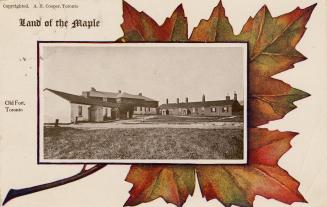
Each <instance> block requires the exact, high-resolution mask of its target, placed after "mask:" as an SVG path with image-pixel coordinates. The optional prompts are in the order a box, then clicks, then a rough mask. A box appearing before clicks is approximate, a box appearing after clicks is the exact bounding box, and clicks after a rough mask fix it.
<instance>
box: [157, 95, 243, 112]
mask: <svg viewBox="0 0 327 207" xmlns="http://www.w3.org/2000/svg"><path fill="white" fill-rule="evenodd" d="M242 110H243V106H242V105H241V104H240V103H239V102H238V100H237V94H236V93H235V94H234V99H233V100H231V99H230V96H226V99H225V100H216V101H206V100H205V95H203V96H202V101H199V102H189V101H188V98H186V99H185V102H184V103H180V101H179V99H178V98H177V101H176V103H168V99H167V100H166V104H162V105H160V107H159V113H160V114H161V115H180V116H188V115H193V116H232V115H236V114H240V113H241V112H242Z"/></svg>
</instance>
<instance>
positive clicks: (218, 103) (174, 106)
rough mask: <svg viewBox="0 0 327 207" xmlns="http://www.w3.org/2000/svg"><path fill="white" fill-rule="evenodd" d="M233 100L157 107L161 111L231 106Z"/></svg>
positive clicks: (169, 104)
mask: <svg viewBox="0 0 327 207" xmlns="http://www.w3.org/2000/svg"><path fill="white" fill-rule="evenodd" d="M235 102H237V101H235V100H218V101H205V102H202V101H199V102H188V103H179V104H178V103H168V104H162V105H160V106H159V107H160V108H163V109H169V108H192V107H203V106H204V107H210V106H232V105H233V104H234V103H235Z"/></svg>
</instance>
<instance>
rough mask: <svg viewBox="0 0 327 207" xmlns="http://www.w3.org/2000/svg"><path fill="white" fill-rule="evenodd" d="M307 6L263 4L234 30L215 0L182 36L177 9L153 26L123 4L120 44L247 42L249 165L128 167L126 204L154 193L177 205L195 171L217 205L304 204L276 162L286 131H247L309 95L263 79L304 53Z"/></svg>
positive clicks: (182, 18)
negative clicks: (274, 8)
mask: <svg viewBox="0 0 327 207" xmlns="http://www.w3.org/2000/svg"><path fill="white" fill-rule="evenodd" d="M314 7H315V5H312V6H310V7H307V8H305V9H300V8H296V9H295V10H293V11H292V12H290V13H287V14H284V15H281V16H278V17H272V16H271V14H270V12H269V10H268V8H267V7H266V6H263V7H262V8H261V9H260V10H259V12H258V13H257V14H256V15H255V17H254V18H249V19H248V21H247V22H246V24H245V25H244V27H243V29H242V31H241V32H240V34H238V35H235V34H234V32H233V28H232V26H231V24H230V22H229V20H228V18H227V17H226V15H225V9H224V7H223V5H222V3H221V2H219V4H218V6H217V7H215V8H214V10H213V12H212V14H211V16H210V18H209V19H208V20H201V21H200V23H199V25H198V26H197V27H196V28H194V29H193V32H192V35H191V37H190V38H189V39H188V38H187V19H186V17H185V16H184V11H183V8H182V6H181V5H180V6H178V8H177V9H176V10H175V11H174V13H173V15H172V16H171V17H170V18H168V19H166V21H165V23H164V24H163V25H161V26H160V25H158V24H157V23H156V22H155V21H154V20H153V19H152V18H151V17H149V16H148V15H147V14H145V13H144V12H138V11H136V10H135V9H134V8H133V7H131V6H130V5H129V4H127V3H126V2H124V7H123V9H124V10H123V13H124V15H123V17H124V22H123V24H122V29H123V31H124V36H123V37H122V38H120V40H121V41H167V42H176V41H185V40H187V39H188V41H189V42H193V41H196V42H224V41H228V42H231V41H244V42H248V43H249V82H248V85H249V105H248V107H249V109H248V110H249V123H248V126H249V127H252V128H250V129H249V163H248V164H247V165H194V166H183V165H159V166H157V165H154V166H151V165H149V166H141V165H133V166H132V167H131V170H130V172H129V174H128V176H127V179H126V180H127V181H128V182H131V183H133V188H132V190H131V191H130V198H129V199H128V201H127V202H126V205H137V204H139V203H142V202H149V201H152V200H154V199H156V198H159V197H162V198H163V199H164V200H165V201H166V202H170V203H174V204H175V205H177V206H181V205H183V204H184V202H185V201H186V198H187V197H188V195H192V194H193V191H194V172H196V173H197V176H198V179H199V183H200V188H201V192H202V195H203V196H204V197H206V198H207V199H208V200H210V199H214V198H216V199H218V200H219V201H220V202H222V203H223V204H224V205H225V206H231V205H239V206H246V207H247V206H252V205H253V201H254V198H255V196H256V195H261V196H264V197H266V198H274V199H276V200H279V201H281V202H284V203H287V204H291V203H293V202H305V199H304V198H303V196H302V195H301V194H300V193H299V192H298V190H297V189H298V186H299V183H298V182H297V181H296V180H294V179H293V178H292V177H291V176H289V175H288V173H287V172H286V171H285V170H283V169H282V168H280V167H279V166H278V165H277V162H278V160H279V159H280V157H281V156H282V155H283V154H284V153H285V152H286V151H287V150H289V149H290V144H289V143H290V140H291V139H292V138H293V137H294V136H295V135H296V133H293V132H279V131H268V130H267V129H259V128H255V127H257V126H259V125H262V124H266V123H268V122H269V121H272V120H277V119H281V118H283V117H284V116H285V115H286V114H287V113H289V112H290V111H291V110H293V109H294V108H296V106H295V105H294V102H295V101H297V100H300V99H302V98H305V97H307V96H309V94H307V93H305V92H303V91H301V90H298V89H295V88H292V87H291V86H290V85H289V84H286V83H284V82H283V81H280V80H277V79H274V78H272V77H271V76H273V75H275V74H277V73H280V72H283V71H285V70H288V69H291V68H293V67H294V64H295V63H297V62H300V61H303V60H305V59H306V58H305V57H304V56H303V55H302V54H301V53H300V52H298V51H297V50H296V49H295V46H296V45H297V43H298V42H299V41H300V39H301V37H302V36H303V34H304V32H305V29H306V28H305V25H306V23H307V22H308V20H309V18H310V16H311V13H312V11H313V9H314Z"/></svg>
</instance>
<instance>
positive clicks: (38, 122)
mask: <svg viewBox="0 0 327 207" xmlns="http://www.w3.org/2000/svg"><path fill="white" fill-rule="evenodd" d="M44 43H46V44H51V43H54V44H56V43H59V44H60V43H61V44H69V43H73V44H115V43H119V44H129V43H137V44H148V43H159V44H165V43H168V44H169V43H170V44H171V43H174V44H179V43H183V44H217V43H233V44H237V43H241V44H245V45H246V68H245V71H246V73H244V75H246V76H247V77H246V81H247V82H246V93H247V94H246V95H247V96H246V97H247V98H246V100H244V103H245V102H246V106H247V107H246V109H245V110H246V121H247V123H246V124H247V126H246V132H245V133H246V139H247V140H246V144H247V148H246V152H245V153H243V155H245V157H244V159H243V161H244V163H198V162H194V163H192V162H187V163H176V162H175V163H170V162H169V163H167V162H156V163H151V162H110V161H105V160H104V161H103V162H98V161H94V162H93V161H92V162H89V161H87V162H80V161H69V162H64V161H63V162H61V161H60V162H59V161H58V162H57V161H55V162H54V161H44V160H42V161H41V158H40V127H41V126H40V124H41V123H40V45H41V44H44ZM249 58H250V57H249V42H247V41H218V42H198V41H193V42H165V41H146V42H142V41H128V42H119V41H41V40H38V41H37V87H36V88H37V152H36V153H37V164H38V165H81V164H84V165H85V164H111V165H132V164H142V165H249V144H250V142H249V126H250V124H249V121H250V120H251V119H250V113H249V96H248V95H249V84H248V83H249V80H250V79H249V75H250V74H249V62H250V61H249ZM244 112H245V111H244ZM244 112H243V113H244ZM243 138H244V136H243ZM243 143H244V142H243ZM243 149H244V146H243ZM63 160H66V159H63ZM142 160H145V159H142ZM158 160H159V161H160V160H161V159H158ZM162 160H163V159H162ZM193 160H195V159H190V161H193ZM199 160H203V159H199Z"/></svg>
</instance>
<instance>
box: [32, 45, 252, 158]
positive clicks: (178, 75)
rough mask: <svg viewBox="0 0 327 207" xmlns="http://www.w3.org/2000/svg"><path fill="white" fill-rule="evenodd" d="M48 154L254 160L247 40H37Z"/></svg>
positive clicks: (43, 153) (42, 152)
mask: <svg viewBox="0 0 327 207" xmlns="http://www.w3.org/2000/svg"><path fill="white" fill-rule="evenodd" d="M38 73H39V90H38V93H39V101H38V109H39V115H38V116H39V137H38V139H39V146H38V147H39V162H40V163H189V164H193V163H194V164H196V163H201V164H242V163H243V164H244V163H247V124H246V123H247V44H246V43H115V42H92V43H90V42H86V43H73V42H53V43H52V42H43V43H42V42H40V43H39V68H38Z"/></svg>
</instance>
